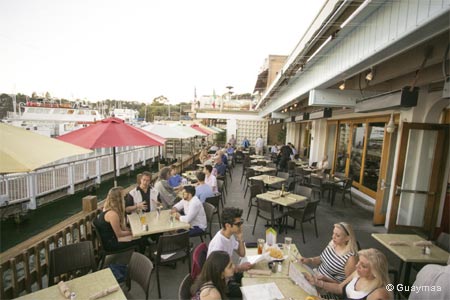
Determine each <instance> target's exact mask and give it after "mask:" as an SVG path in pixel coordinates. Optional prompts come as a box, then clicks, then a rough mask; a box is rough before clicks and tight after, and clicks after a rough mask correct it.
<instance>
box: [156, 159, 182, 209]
mask: <svg viewBox="0 0 450 300" xmlns="http://www.w3.org/2000/svg"><path fill="white" fill-rule="evenodd" d="M169 177H170V168H169V167H164V168H162V169H161V170H160V171H159V178H158V181H157V182H156V184H155V189H156V190H157V191H158V193H159V199H160V202H161V203H162V205H163V206H164V208H170V207H172V206H173V204H174V203H175V202H176V200H177V192H176V190H177V189H174V188H173V187H171V186H170V184H169V182H168V180H169Z"/></svg>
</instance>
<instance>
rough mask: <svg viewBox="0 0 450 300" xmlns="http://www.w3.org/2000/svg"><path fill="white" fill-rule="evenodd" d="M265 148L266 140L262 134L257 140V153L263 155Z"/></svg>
mask: <svg viewBox="0 0 450 300" xmlns="http://www.w3.org/2000/svg"><path fill="white" fill-rule="evenodd" d="M263 148H264V140H263V138H262V135H260V136H259V137H258V138H257V139H256V142H255V151H256V155H263Z"/></svg>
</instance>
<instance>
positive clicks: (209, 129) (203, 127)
mask: <svg viewBox="0 0 450 300" xmlns="http://www.w3.org/2000/svg"><path fill="white" fill-rule="evenodd" d="M195 125H198V126H199V127H200V128H202V129H204V130H206V131H207V132H209V133H210V134H216V133H217V131H215V130H214V129H211V128H209V127H208V126H205V125H203V124H201V123H199V124H195Z"/></svg>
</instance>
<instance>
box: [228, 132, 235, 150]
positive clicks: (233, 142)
mask: <svg viewBox="0 0 450 300" xmlns="http://www.w3.org/2000/svg"><path fill="white" fill-rule="evenodd" d="M228 143H229V144H230V145H231V146H232V147H233V148H236V139H235V137H234V134H232V135H231V138H230V140H229V141H228Z"/></svg>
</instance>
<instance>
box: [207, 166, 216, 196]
mask: <svg viewBox="0 0 450 300" xmlns="http://www.w3.org/2000/svg"><path fill="white" fill-rule="evenodd" d="M214 170H216V172H217V169H214ZM205 183H206V184H207V185H209V186H210V187H211V188H212V190H213V192H214V193H217V192H218V189H217V178H216V176H214V175H213V174H212V173H211V175H209V176H206V177H205Z"/></svg>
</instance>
